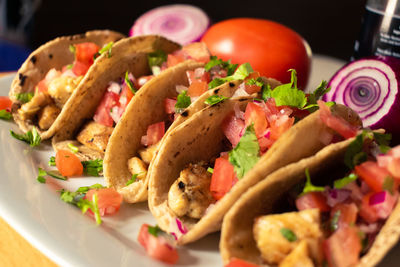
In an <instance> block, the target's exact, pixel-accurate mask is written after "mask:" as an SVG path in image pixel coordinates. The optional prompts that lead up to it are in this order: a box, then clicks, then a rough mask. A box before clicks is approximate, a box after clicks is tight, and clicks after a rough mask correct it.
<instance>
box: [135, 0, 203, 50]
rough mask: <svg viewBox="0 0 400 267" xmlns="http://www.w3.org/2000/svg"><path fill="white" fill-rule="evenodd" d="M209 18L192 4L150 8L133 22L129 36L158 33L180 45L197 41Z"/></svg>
mask: <svg viewBox="0 0 400 267" xmlns="http://www.w3.org/2000/svg"><path fill="white" fill-rule="evenodd" d="M209 25H210V19H209V18H208V16H207V15H206V13H205V12H204V11H203V10H202V9H200V8H198V7H195V6H192V5H182V4H180V5H167V6H161V7H158V8H155V9H152V10H150V11H148V12H146V13H144V14H143V15H142V16H140V17H139V18H138V19H137V20H136V21H135V23H134V24H133V26H132V28H131V30H130V32H129V36H137V35H146V34H159V35H162V36H164V37H166V38H168V39H171V40H173V41H175V42H177V43H180V44H182V45H185V44H188V43H191V42H195V41H199V40H200V38H201V37H202V36H203V34H204V33H205V31H206V30H207V28H208V26H209Z"/></svg>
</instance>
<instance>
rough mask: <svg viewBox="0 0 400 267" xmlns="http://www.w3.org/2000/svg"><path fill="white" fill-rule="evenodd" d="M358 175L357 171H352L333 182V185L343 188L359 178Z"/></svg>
mask: <svg viewBox="0 0 400 267" xmlns="http://www.w3.org/2000/svg"><path fill="white" fill-rule="evenodd" d="M357 178H358V176H357V175H356V174H355V173H350V174H349V175H348V176H346V177H343V178H342V179H339V180H335V181H334V182H333V186H334V187H335V188H337V189H341V188H343V187H345V186H346V185H348V184H349V183H351V182H353V181H355V180H357Z"/></svg>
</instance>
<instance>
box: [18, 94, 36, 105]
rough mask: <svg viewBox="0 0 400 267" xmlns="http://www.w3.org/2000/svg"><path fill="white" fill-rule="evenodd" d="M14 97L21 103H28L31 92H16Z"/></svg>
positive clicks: (31, 96) (31, 95)
mask: <svg viewBox="0 0 400 267" xmlns="http://www.w3.org/2000/svg"><path fill="white" fill-rule="evenodd" d="M15 97H16V98H17V100H18V101H21V102H22V103H28V102H29V101H31V100H32V98H33V93H32V92H28V93H19V94H16V95H15Z"/></svg>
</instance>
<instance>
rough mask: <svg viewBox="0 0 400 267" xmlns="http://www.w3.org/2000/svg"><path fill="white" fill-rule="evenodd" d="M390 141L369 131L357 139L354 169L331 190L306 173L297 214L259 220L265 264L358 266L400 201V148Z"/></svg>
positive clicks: (256, 229) (348, 157)
mask: <svg viewBox="0 0 400 267" xmlns="http://www.w3.org/2000/svg"><path fill="white" fill-rule="evenodd" d="M389 140H390V136H389V135H386V134H381V133H378V132H372V131H367V130H364V131H363V132H362V133H361V134H359V135H357V136H356V138H355V140H354V141H353V142H352V143H351V144H350V145H349V147H348V149H347V151H346V153H345V156H344V164H345V165H346V167H347V169H348V170H349V171H348V172H347V173H345V172H343V173H344V175H343V173H342V175H343V176H341V177H340V178H339V179H332V180H333V183H332V185H330V186H316V185H313V184H312V182H311V177H310V175H309V172H308V169H306V170H305V173H306V183H305V186H304V188H303V191H302V192H301V194H299V195H298V196H297V197H296V198H295V201H294V203H295V206H296V210H297V211H294V212H287V213H283V214H272V215H265V216H261V217H258V218H257V219H256V220H255V224H254V226H253V236H254V239H255V241H256V243H257V247H258V249H259V251H260V252H261V257H262V258H263V260H264V261H265V262H266V263H268V264H277V265H280V266H281V265H282V266H293V263H298V264H301V265H302V266H314V264H316V265H318V266H320V265H324V264H325V266H326V265H327V266H335V267H342V266H343V267H345V266H354V265H356V264H357V263H358V262H359V261H360V257H362V256H363V255H364V254H365V253H367V252H368V250H369V248H370V247H371V246H372V244H373V242H374V240H375V238H376V236H377V235H378V234H379V231H380V229H381V228H382V227H383V225H384V224H385V221H386V220H387V219H388V217H389V216H390V214H391V213H392V211H393V209H394V208H395V205H396V203H397V200H398V196H399V193H398V189H399V188H398V186H399V182H398V179H399V178H400V146H397V147H394V148H390V147H388V146H387V145H388V143H389ZM324 177H325V176H324ZM336 178H337V176H336ZM320 180H321V181H320V183H321V182H323V181H322V179H320ZM326 183H327V181H326V179H325V182H324V184H325V185H326ZM289 195H291V194H289Z"/></svg>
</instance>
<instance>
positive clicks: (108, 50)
mask: <svg viewBox="0 0 400 267" xmlns="http://www.w3.org/2000/svg"><path fill="white" fill-rule="evenodd" d="M113 45H114V42H109V43H108V44H106V45H104V46H103V48H101V49H100V50H99V52H98V56H100V55H102V54H104V53H107V57H108V58H110V57H111V56H112V55H111V49H112V46H113ZM95 59H96V57H95Z"/></svg>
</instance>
